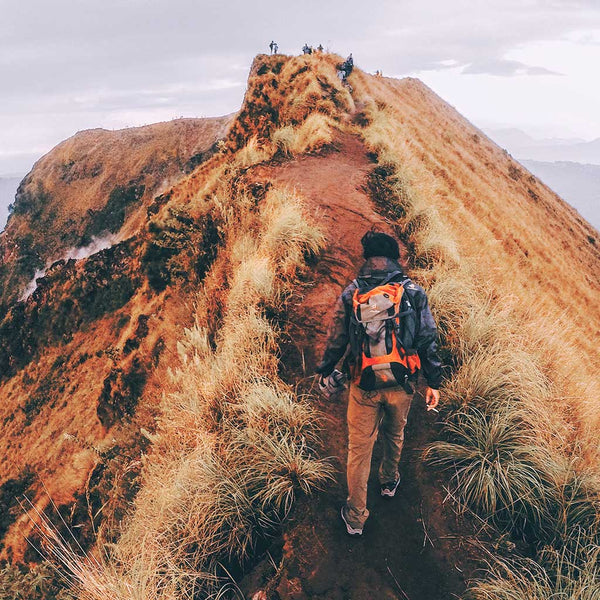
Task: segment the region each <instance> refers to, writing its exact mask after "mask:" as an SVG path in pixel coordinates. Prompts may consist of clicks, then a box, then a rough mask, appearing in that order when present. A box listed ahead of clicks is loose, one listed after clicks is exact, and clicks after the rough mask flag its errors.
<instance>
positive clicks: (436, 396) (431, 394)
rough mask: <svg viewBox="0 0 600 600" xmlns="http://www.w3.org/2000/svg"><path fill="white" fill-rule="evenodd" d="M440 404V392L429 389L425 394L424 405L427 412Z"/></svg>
mask: <svg viewBox="0 0 600 600" xmlns="http://www.w3.org/2000/svg"><path fill="white" fill-rule="evenodd" d="M439 402H440V390H433V389H431V388H430V387H428V388H427V391H426V392H425V404H427V410H433V409H434V408H435V407H436V406H437V405H438V404H439Z"/></svg>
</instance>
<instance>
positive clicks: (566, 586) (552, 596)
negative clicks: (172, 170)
mask: <svg viewBox="0 0 600 600" xmlns="http://www.w3.org/2000/svg"><path fill="white" fill-rule="evenodd" d="M580 545H581V550H580V552H579V555H580V556H583V558H582V560H580V561H574V560H573V559H572V557H571V556H570V555H569V553H568V552H565V551H562V552H561V551H550V552H548V553H546V557H545V558H546V561H545V562H546V563H547V564H546V565H544V566H542V565H540V564H538V563H537V562H536V561H533V560H524V559H523V560H498V561H496V562H495V563H494V564H493V565H492V566H491V568H490V574H489V579H488V580H486V581H480V582H477V583H476V584H475V585H474V586H473V587H472V588H471V589H470V591H469V593H468V596H467V598H468V599H469V600H598V598H599V597H600V560H599V559H600V547H599V546H598V545H594V544H590V545H584V544H583V543H581V544H580Z"/></svg>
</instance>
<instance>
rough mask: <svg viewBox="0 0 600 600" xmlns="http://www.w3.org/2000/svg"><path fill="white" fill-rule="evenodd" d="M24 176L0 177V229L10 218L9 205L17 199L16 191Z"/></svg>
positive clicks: (0, 229)
mask: <svg viewBox="0 0 600 600" xmlns="http://www.w3.org/2000/svg"><path fill="white" fill-rule="evenodd" d="M21 179H23V177H0V231H2V230H3V229H4V227H5V225H6V220H7V219H8V205H9V204H12V203H13V202H14V200H15V193H16V191H17V188H18V187H19V183H20V182H21Z"/></svg>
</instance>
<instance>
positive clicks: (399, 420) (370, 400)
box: [346, 384, 412, 528]
mask: <svg viewBox="0 0 600 600" xmlns="http://www.w3.org/2000/svg"><path fill="white" fill-rule="evenodd" d="M411 401H412V395H410V394H407V393H406V392H405V391H404V390H403V389H402V388H397V387H396V388H388V389H384V390H377V391H373V392H366V391H363V390H361V389H360V388H359V387H357V386H356V385H354V384H352V385H350V395H349V398H348V471H347V476H348V500H347V502H346V507H347V516H348V522H349V523H350V525H352V526H353V527H357V528H362V526H363V525H364V523H365V521H366V520H367V517H368V516H369V511H368V510H367V482H368V480H369V473H370V471H371V455H372V454H373V446H374V444H375V440H376V439H377V433H378V431H379V433H380V439H381V442H382V444H383V458H382V460H381V465H380V467H379V481H380V483H387V482H388V481H395V480H396V479H397V478H398V462H399V461H400V454H401V453H402V445H403V443H404V427H405V425H406V419H407V417H408V411H409V410H410V403H411Z"/></svg>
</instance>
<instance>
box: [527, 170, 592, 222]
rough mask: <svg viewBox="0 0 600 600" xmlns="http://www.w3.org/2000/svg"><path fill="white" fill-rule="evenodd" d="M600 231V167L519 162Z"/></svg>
mask: <svg viewBox="0 0 600 600" xmlns="http://www.w3.org/2000/svg"><path fill="white" fill-rule="evenodd" d="M520 162H521V164H523V165H524V166H525V167H527V168H528V169H529V170H530V171H531V172H532V173H533V174H534V175H535V176H536V177H539V178H540V179H541V180H542V181H543V182H544V183H545V184H546V185H548V186H549V187H550V188H552V189H553V190H554V191H555V192H556V193H557V194H558V195H559V196H560V197H561V198H563V200H566V201H567V202H568V203H569V204H570V205H571V206H573V207H574V208H576V209H577V211H578V212H579V214H580V215H581V216H582V217H583V218H584V219H586V221H588V222H589V223H591V224H592V225H593V226H594V227H595V228H596V229H598V231H600V165H589V164H587V165H586V164H581V163H575V162H567V161H559V162H542V161H537V160H520Z"/></svg>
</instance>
